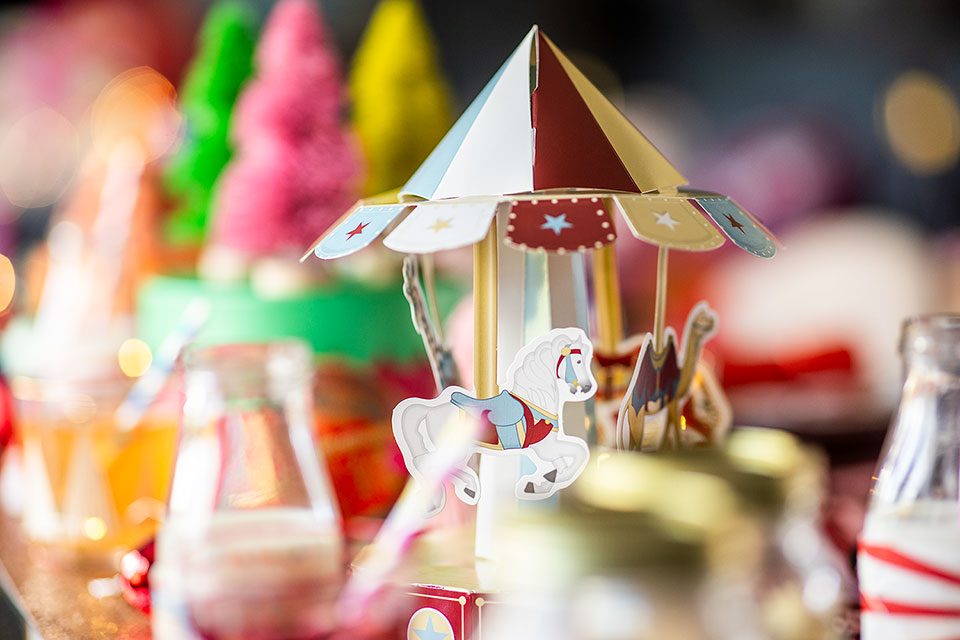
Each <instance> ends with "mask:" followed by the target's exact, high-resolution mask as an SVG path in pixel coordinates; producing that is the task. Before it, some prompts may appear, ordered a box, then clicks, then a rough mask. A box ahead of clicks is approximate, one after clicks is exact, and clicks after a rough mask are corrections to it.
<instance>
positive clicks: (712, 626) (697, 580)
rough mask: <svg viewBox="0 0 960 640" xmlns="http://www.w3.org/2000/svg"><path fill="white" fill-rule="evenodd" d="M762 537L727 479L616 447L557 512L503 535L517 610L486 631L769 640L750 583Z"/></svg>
mask: <svg viewBox="0 0 960 640" xmlns="http://www.w3.org/2000/svg"><path fill="white" fill-rule="evenodd" d="M758 535H759V532H758V530H757V528H756V526H755V524H754V523H752V522H750V521H749V519H746V518H744V517H743V514H742V512H741V511H740V508H739V505H738V503H737V499H736V496H735V495H734V494H733V492H732V491H731V490H730V489H729V487H728V486H727V485H726V484H725V483H724V482H723V481H722V480H721V479H719V478H717V477H714V476H711V475H708V474H706V473H701V472H694V471H690V470H687V469H682V468H679V467H678V466H676V465H673V464H671V463H669V462H665V461H662V460H660V459H658V458H656V459H655V458H652V457H651V456H642V455H640V454H636V453H617V454H610V455H609V456H606V457H604V459H602V460H600V462H599V464H598V465H597V466H593V465H591V467H589V468H588V469H587V470H586V471H585V472H584V474H583V476H582V477H581V478H580V480H579V481H578V482H577V484H575V485H574V486H573V489H572V493H571V494H567V495H566V496H565V500H564V501H563V503H561V505H560V508H559V509H558V510H555V511H553V510H546V509H544V510H525V511H523V512H521V513H520V514H518V516H517V517H516V518H515V519H514V520H513V521H512V522H511V523H510V525H509V526H508V527H507V528H506V530H505V531H504V532H502V535H501V538H500V540H499V541H498V544H499V548H500V553H499V554H498V558H497V567H496V568H497V569H498V578H499V579H498V584H499V585H502V587H503V589H504V591H505V593H506V595H505V596H503V597H501V598H500V599H501V600H504V601H507V602H509V603H510V606H509V608H501V609H499V610H498V609H495V610H494V612H495V617H493V619H492V620H490V621H489V623H488V621H487V619H486V618H485V619H484V622H483V625H484V637H487V633H488V629H489V634H490V637H492V638H495V639H499V638H517V637H523V638H533V639H539V638H543V639H544V640H546V639H547V638H549V639H550V640H642V639H646V638H650V639H654V638H689V639H690V640H732V639H737V640H746V639H750V640H767V638H768V636H766V635H764V634H763V631H762V629H761V627H760V625H759V620H758V617H757V616H758V611H757V607H756V605H755V602H754V600H753V598H752V593H751V591H750V588H749V586H750V582H751V581H750V578H751V576H752V573H753V570H754V568H755V567H756V564H757V563H756V559H755V558H752V557H751V556H752V555H753V554H754V553H755V550H756V547H757V546H758Z"/></svg>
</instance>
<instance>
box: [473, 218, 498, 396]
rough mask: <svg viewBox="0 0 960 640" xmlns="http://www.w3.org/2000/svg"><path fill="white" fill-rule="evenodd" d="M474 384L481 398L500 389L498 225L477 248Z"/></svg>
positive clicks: (474, 274) (492, 225) (475, 253)
mask: <svg viewBox="0 0 960 640" xmlns="http://www.w3.org/2000/svg"><path fill="white" fill-rule="evenodd" d="M473 384H474V387H475V388H476V391H477V397H478V398H492V397H493V396H495V395H497V394H498V393H500V390H499V389H498V388H497V222H496V220H494V221H493V224H491V225H490V229H489V231H487V235H486V237H484V239H483V240H481V241H480V242H478V243H477V244H475V245H473Z"/></svg>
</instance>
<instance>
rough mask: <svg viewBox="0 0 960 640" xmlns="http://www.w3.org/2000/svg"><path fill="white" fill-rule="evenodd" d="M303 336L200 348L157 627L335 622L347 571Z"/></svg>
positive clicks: (242, 634)
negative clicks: (315, 429)
mask: <svg viewBox="0 0 960 640" xmlns="http://www.w3.org/2000/svg"><path fill="white" fill-rule="evenodd" d="M311 360H312V358H311V354H310V351H309V349H308V347H307V346H306V345H304V344H301V343H300V342H294V341H290V342H277V343H267V344H235V345H222V346H215V347H205V348H199V349H195V350H194V351H192V352H190V353H188V354H187V356H186V358H185V361H184V364H185V384H186V398H185V404H184V408H183V419H182V426H181V438H180V444H179V447H178V451H177V458H176V464H175V467H174V474H173V484H172V488H171V491H170V501H169V513H168V517H167V520H166V523H165V524H164V527H163V528H162V529H161V531H160V533H159V534H158V536H157V559H156V562H155V564H154V566H153V568H152V570H151V573H150V584H151V596H152V601H153V618H154V621H153V623H154V637H155V638H158V639H167V638H176V639H177V640H182V639H185V638H189V639H203V640H239V639H241V638H242V639H244V640H275V639H276V640H280V639H282V640H300V639H307V638H309V639H311V640H312V639H316V638H320V637H324V636H325V635H328V634H329V633H331V632H332V631H333V628H334V625H335V618H334V613H335V612H334V602H335V599H336V596H337V594H338V592H339V589H340V586H341V583H342V580H343V577H344V559H343V550H342V540H341V536H340V527H339V522H338V516H337V509H336V503H335V496H334V495H333V493H332V491H331V489H330V483H329V480H328V478H327V474H326V468H325V466H324V464H323V461H322V460H320V459H318V457H317V454H316V448H315V446H314V442H313V438H312V435H311V432H312V425H313V419H314V415H313V399H312V398H313V396H312V384H311V381H312V371H313V369H312V361H311Z"/></svg>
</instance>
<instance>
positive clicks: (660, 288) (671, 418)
mask: <svg viewBox="0 0 960 640" xmlns="http://www.w3.org/2000/svg"><path fill="white" fill-rule="evenodd" d="M668 251H669V250H668V249H667V248H666V247H664V246H662V245H661V246H660V247H659V249H658V251H657V298H656V302H655V303H654V309H653V345H654V347H655V349H654V351H655V352H656V353H658V354H660V353H663V346H664V345H663V331H664V324H665V321H664V319H665V317H666V315H667V252H668ZM670 407H671V408H669V409H668V410H667V420H666V422H665V423H664V425H663V428H664V431H665V433H664V437H663V439H662V440H661V442H662V443H664V444H666V443H668V442H669V441H670V432H671V431H672V432H673V435H674V438H675V442H676V446H677V447H679V446H680V433H679V431H678V429H679V425H677V424H676V422H677V421H678V420H679V417H678V416H676V415H674V409H673V407H676V404H675V403H674V404H671V405H670Z"/></svg>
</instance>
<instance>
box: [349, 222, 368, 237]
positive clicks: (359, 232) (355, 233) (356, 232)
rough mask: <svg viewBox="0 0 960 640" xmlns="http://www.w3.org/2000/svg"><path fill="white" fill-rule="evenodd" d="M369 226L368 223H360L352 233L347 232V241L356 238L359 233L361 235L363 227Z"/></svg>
mask: <svg viewBox="0 0 960 640" xmlns="http://www.w3.org/2000/svg"><path fill="white" fill-rule="evenodd" d="M369 224H370V223H369V222H361V223H359V224H358V225H357V228H356V229H354V230H353V231H347V240H349V239H350V238H352V237H353V236H358V235H360V234H361V233H363V229H364V227H366V226H367V225H369Z"/></svg>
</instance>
